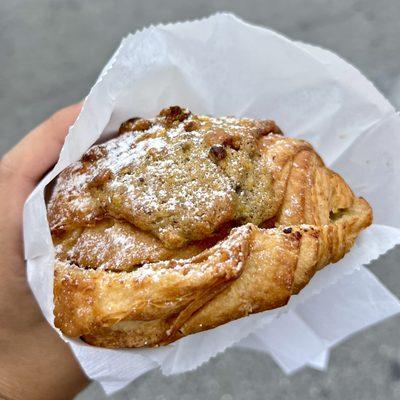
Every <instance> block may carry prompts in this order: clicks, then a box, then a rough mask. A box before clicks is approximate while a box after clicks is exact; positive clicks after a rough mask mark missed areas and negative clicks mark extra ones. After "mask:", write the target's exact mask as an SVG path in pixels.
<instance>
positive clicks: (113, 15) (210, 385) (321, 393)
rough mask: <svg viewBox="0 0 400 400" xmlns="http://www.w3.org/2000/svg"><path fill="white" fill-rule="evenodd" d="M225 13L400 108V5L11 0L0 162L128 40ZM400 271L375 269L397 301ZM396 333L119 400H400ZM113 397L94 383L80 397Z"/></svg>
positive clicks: (159, 381)
mask: <svg viewBox="0 0 400 400" xmlns="http://www.w3.org/2000/svg"><path fill="white" fill-rule="evenodd" d="M225 10H226V11H231V12H234V13H235V14H237V15H238V16H240V17H242V18H244V19H246V20H248V21H250V22H253V23H256V24H260V25H264V26H268V27H270V28H272V29H274V30H277V31H279V32H281V33H283V34H285V35H287V36H289V37H290V38H292V39H296V40H300V41H304V42H310V43H313V44H317V45H320V46H322V47H326V48H329V49H331V50H333V51H335V52H337V53H338V54H339V55H341V56H342V57H344V58H345V59H347V60H348V61H350V62H351V63H353V64H354V65H355V66H356V67H358V68H359V69H360V70H361V71H363V73H364V74H365V75H366V76H367V77H368V78H369V79H370V80H372V82H373V83H374V84H375V85H376V86H377V87H378V89H379V90H380V91H382V92H383V93H384V95H385V96H386V97H388V98H389V100H390V101H391V102H392V103H393V105H394V106H395V107H396V108H397V109H400V40H399V36H400V22H399V21H400V2H399V1H398V0H381V1H379V2H378V1H374V0H360V1H355V0H335V1H332V0H280V1H274V0H269V1H266V0H254V1H252V0H247V1H243V0H237V1H234V0H230V1H228V0H226V1H222V0H207V1H195V0H192V1H190V0H189V1H188V0H169V1H168V0H146V1H144V0H143V1H139V0H137V1H134V0H118V1H107V0H90V1H89V0H53V1H51V0H32V1H27V0H25V1H22V0H12V1H11V0H8V1H7V0H3V1H1V2H0V121H1V128H0V156H1V155H2V154H4V153H5V152H6V151H7V150H8V149H9V148H10V147H11V146H13V145H14V144H15V143H16V142H17V141H18V140H19V139H20V138H21V137H22V136H24V135H25V134H26V132H28V131H29V130H30V129H32V128H33V127H34V126H35V125H37V124H38V123H39V122H41V121H42V120H43V119H44V118H46V117H47V116H49V115H50V114H51V113H53V112H54V111H56V110H57V109H58V108H60V107H63V106H65V105H68V104H70V103H72V102H76V101H78V100H79V99H82V98H83V97H84V96H85V95H86V94H87V93H88V91H89V90H90V87H91V86H92V84H93V83H94V81H95V80H96V77H97V75H98V74H99V72H100V71H101V68H102V67H103V65H104V64H105V63H106V61H107V60H108V58H109V57H110V56H111V55H112V53H113V52H114V50H115V49H116V47H117V46H118V44H119V42H120V40H121V38H122V37H123V36H125V35H126V34H127V33H129V32H134V31H135V30H137V29H140V28H141V27H143V26H147V25H149V24H153V23H159V22H171V21H179V20H186V19H193V18H200V17H203V16H207V15H209V14H211V13H214V12H216V11H225ZM399 134H400V133H399ZM377 140H379V138H378V139H377ZM399 150H400V149H399ZM399 264H400V248H397V249H394V250H392V251H391V252H389V253H388V254H386V255H385V256H383V257H381V258H380V259H379V260H377V261H375V262H374V263H372V264H371V265H370V269H371V270H372V271H373V272H374V273H375V274H376V275H377V276H378V277H379V279H381V281H383V282H384V283H385V285H386V286H387V287H388V288H389V289H390V290H391V291H392V292H393V293H394V294H396V295H397V296H400V269H399V267H400V265H399ZM399 328H400V317H396V318H392V319H390V320H387V321H385V322H384V323H382V324H380V325H378V326H375V327H372V328H370V329H368V330H366V331H364V332H362V333H360V334H357V335H356V336H354V337H353V338H351V339H350V340H347V341H346V342H344V343H342V344H341V345H339V346H338V347H337V348H336V349H335V350H333V351H332V354H331V360H330V364H329V369H328V371H327V372H318V371H315V370H312V369H304V370H302V371H300V372H298V373H296V374H295V375H293V376H290V377H287V376H285V375H284V374H283V373H282V372H281V371H280V369H279V368H278V367H277V366H276V365H275V364H274V362H273V361H272V360H271V359H270V358H269V357H268V356H267V355H265V354H260V353H257V352H252V351H248V350H228V351H226V352H225V353H224V354H221V355H219V356H217V357H216V358H214V359H212V360H211V361H210V362H209V363H207V364H206V365H203V366H202V367H201V368H200V369H198V370H197V371H194V372H190V373H186V374H183V375H179V376H176V377H168V378H167V377H164V376H162V374H161V373H160V372H159V371H153V372H150V373H148V374H146V375H144V376H142V377H141V378H140V379H138V380H137V381H135V382H134V383H133V384H131V385H130V386H129V387H128V388H126V389H124V390H123V391H121V392H120V393H118V394H116V395H114V396H113V397H112V399H114V400H117V399H118V400H122V399H132V400H144V399H146V400H147V399H148V400H177V399H179V400H203V399H212V400H214V399H217V400H241V399H246V400H258V399H274V400H275V399H277V400H278V399H282V400H283V399H285V400H292V399H293V400H294V399H296V400H308V399H332V400H347V399H351V400H358V399H359V400H380V399H385V400H390V399H399V398H400V335H399ZM105 398H106V396H105V395H104V393H103V392H102V390H101V388H100V387H99V386H98V385H96V384H92V385H91V386H90V387H89V388H87V389H86V390H85V391H84V392H83V393H81V394H80V395H79V396H78V397H77V399H78V400H89V399H96V400H97V399H100V400H101V399H105Z"/></svg>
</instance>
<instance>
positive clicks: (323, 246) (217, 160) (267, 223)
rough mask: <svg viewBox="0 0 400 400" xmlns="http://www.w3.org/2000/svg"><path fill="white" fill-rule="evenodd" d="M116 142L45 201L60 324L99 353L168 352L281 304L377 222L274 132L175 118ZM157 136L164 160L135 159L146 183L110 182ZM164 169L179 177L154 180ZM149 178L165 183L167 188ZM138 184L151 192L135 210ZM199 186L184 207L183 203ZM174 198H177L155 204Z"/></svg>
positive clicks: (142, 123) (89, 158) (132, 127)
mask: <svg viewBox="0 0 400 400" xmlns="http://www.w3.org/2000/svg"><path fill="white" fill-rule="evenodd" d="M120 134H121V135H120V136H119V137H118V138H117V139H114V141H110V142H108V143H105V144H103V145H100V146H97V147H94V148H92V149H91V150H89V152H88V153H86V154H85V155H84V156H83V157H82V160H81V162H79V163H76V164H74V165H72V166H71V167H69V168H68V169H67V170H66V171H64V172H63V174H62V175H61V177H60V179H59V181H58V183H57V186H56V190H55V193H54V194H53V196H52V199H51V201H50V204H49V221H50V225H51V228H52V234H53V240H54V242H55V244H56V254H57V261H56V265H55V281H54V299H55V300H54V301H55V311H54V312H55V324H56V326H57V327H59V328H61V330H62V331H63V332H64V333H65V334H67V335H70V336H81V337H82V338H83V339H84V340H85V341H86V342H88V343H90V344H93V345H97V346H104V347H142V346H155V345H160V344H167V343H170V342H172V341H175V340H177V339H179V338H180V337H182V336H186V335H189V334H192V333H196V332H199V331H203V330H206V329H211V328H213V327H216V326H219V325H221V324H224V323H226V322H229V321H232V320H234V319H237V318H241V317H243V316H246V315H248V314H251V313H255V312H260V311H264V310H268V309H273V308H276V307H280V306H282V305H284V304H286V303H287V301H288V300H289V298H290V296H291V295H292V294H296V293H298V292H299V291H300V290H301V289H302V288H303V287H304V286H305V285H306V284H307V283H308V282H309V280H310V279H311V278H312V276H313V275H314V274H315V272H316V271H318V270H319V269H321V268H323V267H324V266H326V265H328V264H329V263H332V262H336V261H338V260H339V259H341V258H342V257H343V256H344V254H345V253H346V252H347V251H349V249H350V248H351V246H352V244H353V243H354V240H355V238H356V237H357V235H358V234H359V232H360V231H361V230H362V229H364V228H365V227H367V226H368V225H370V224H371V222H372V211H371V208H370V207H369V205H368V203H367V202H366V201H365V200H364V199H361V198H357V197H355V196H354V194H353V192H352V191H351V189H350V188H349V187H348V186H347V184H346V183H345V182H344V180H343V179H342V178H341V177H340V176H339V175H338V174H336V173H334V172H332V171H331V170H329V169H328V168H327V167H326V166H325V165H324V163H323V162H322V160H321V158H320V157H319V156H318V154H317V153H316V152H315V151H314V149H313V148H312V146H311V145H310V144H308V143H306V142H304V141H301V140H296V139H291V138H284V137H283V136H281V135H280V131H279V128H277V127H276V125H275V124H274V123H273V122H272V121H255V120H248V119H243V120H236V119H233V118H226V119H212V118H208V117H203V116H194V115H192V114H190V113H189V112H188V111H187V110H184V109H180V108H179V107H171V108H169V109H166V110H163V111H162V112H161V113H160V116H159V117H157V118H156V119H155V120H143V119H132V120H130V121H127V122H126V123H124V124H123V125H122V126H121V129H120ZM171 137H172V138H171ZM155 138H159V139H160V138H162V140H163V141H165V142H166V143H167V145H166V146H167V150H165V149H164V150H165V151H164V150H160V152H157V151H158V150H159V149H158V150H157V151H156V153H157V154H156V155H154V154H153V153H154V151H155V150H154V146H153V147H152V148H150V149H148V151H149V152H150V156H149V157H150V158H151V160H150V161H149V159H147V158H146V159H144V160H142V161H140V160H139V161H138V162H137V161H136V158H131V159H130V162H131V163H133V166H134V167H135V168H137V169H138V170H139V171H140V174H139V175H138V176H136V175H137V171H136V169H135V168H133V167H132V166H130V167H129V168H128V169H127V165H123V163H121V162H119V163H117V164H118V168H114V169H113V170H112V171H111V172H110V168H109V167H110V165H112V163H115V158H116V157H120V158H122V157H124V155H125V158H127V157H128V158H129V154H130V152H132V150H130V149H132V148H133V149H137V147H138V146H146V145H143V144H142V145H140V142H143V143H148V142H146V141H147V140H150V142H151V141H152V140H153V142H151V143H153V144H154V139H155ZM139 139H140V140H139ZM138 140H139V142H138ZM127 143H128V144H129V145H128V146H127ZM187 143H189V144H187ZM193 143H195V144H196V143H197V144H196V146H197V147H195V146H193ZM157 146H158V145H157ZM157 146H156V147H157ZM163 146H164V145H163ZM174 146H176V148H177V149H178V150H176V151H175V150H174V151H172V150H170V148H175V147H174ZM194 147H195V148H196V150H193V148H194ZM182 148H183V150H182ZM135 151H136V150H134V151H133V153H135ZM148 151H146V152H145V154H144V156H145V157H147V156H148ZM181 151H183V153H184V155H183V153H181ZM136 156H138V155H137V154H136ZM138 157H139V156H138ZM140 157H141V155H140ZM186 158H188V159H189V160H190V162H188V161H186ZM107 160H108V161H107ZM171 160H175V161H171ZM176 160H178V161H176ZM160 162H162V163H165V162H168V163H172V164H170V165H173V166H174V168H172V169H170V170H168V169H163V170H162V171H161V172H160V171H158V172H154V168H153V167H154V165H160V164H159V163H160ZM157 163H158V164H157ZM176 163H177V164H176ZM201 163H203V165H202V167H201V168H200V167H199V168H197V164H201ZM193 164H195V166H194V167H193ZM176 166H179V168H182V169H183V170H182V171H183V172H185V171H186V174H187V175H188V176H189V177H190V179H186V178H185V179H183V178H182V176H183V175H182V171H177V169H176V168H175V167H176ZM152 168H153V169H152ZM128 170H129V171H128ZM150 170H151V171H153V173H155V174H156V175H157V174H158V175H157V176H158V177H164V178H163V184H161V185H160V187H159V188H158V189H157V190H156V189H155V188H157V186H154V182H152V177H151V176H150V174H149V171H150ZM127 171H128V172H129V173H128V172H127ZM188 171H191V172H190V173H189V172H188ZM210 174H211V175H210ZM126 176H128V177H129V180H128V181H127V180H126V179H128V178H126ZM140 178H142V179H144V180H145V181H148V184H146V185H144V186H143V185H142V183H143V182H140ZM214 178H215V181H216V182H213V179H214ZM192 182H195V184H192ZM132 185H133V186H132ZM140 185H142V186H140ZM137 186H140V188H141V189H142V190H144V193H145V194H141V195H140V196H139V197H140V198H139V199H136V200H135V201H133V200H132V199H131V198H130V197H129V196H134V195H135V194H138V193H139V192H138V191H137ZM132 187H133V189H132ZM177 187H178V189H179V190H178V189H177ZM126 188H128V189H129V190H128V191H127V190H126ZM189 188H192V190H193V193H192V192H191V193H190V196H191V197H190V199H191V204H194V205H195V207H192V208H190V207H191V206H189V209H188V208H187V207H188V204H186V208H185V206H184V201H186V199H185V198H184V196H183V198H182V196H180V192H185V191H186V192H187V191H188V190H189ZM167 189H168V190H169V194H170V197H169V198H168V197H167V198H164V197H162V196H161V195H160V194H159V193H158V191H162V190H167ZM154 191H157V193H156V195H154V196H153V197H152V200H153V203H152V204H151V216H150V217H147V216H146V215H147V214H146V213H143V207H145V208H146V207H147V206H148V203H146V201H147V200H148V195H149V193H154ZM179 191H180V192H179ZM127 192H129V193H130V194H129V196H128V194H127ZM189 192H190V190H189ZM216 192H218V193H219V194H218V195H216V194H215V193H216ZM199 194H201V195H203V196H205V199H206V200H207V201H204V199H197V198H196V196H199ZM192 195H193V196H192ZM146 196H147V197H146ZM160 196H161V197H160ZM109 199H111V200H109ZM168 199H173V202H171V201H170V200H168ZM168 202H169V203H168ZM172 203H173V204H175V205H176V207H166V206H165V204H172ZM146 210H147V212H148V211H149V210H150V209H149V208H147V209H146ZM200 215H201V216H203V217H204V218H200ZM165 221H167V222H165ZM168 224H170V225H168ZM234 225H241V226H240V227H238V228H234V229H232V227H233V226H234ZM257 225H258V226H257Z"/></svg>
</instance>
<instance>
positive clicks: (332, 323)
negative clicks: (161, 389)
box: [24, 14, 400, 393]
mask: <svg viewBox="0 0 400 400" xmlns="http://www.w3.org/2000/svg"><path fill="white" fill-rule="evenodd" d="M173 104H179V105H182V106H186V107H188V108H189V109H191V110H192V111H193V112H195V113H206V114H213V115H218V116H221V115H236V116H238V117H243V116H248V117H255V118H264V119H265V118H272V119H274V120H275V121H276V122H277V123H278V125H279V126H280V127H281V128H282V129H283V130H284V132H285V133H286V134H287V135H288V136H294V137H299V138H303V139H305V140H308V141H310V142H311V143H312V144H313V145H314V146H315V148H316V149H317V151H318V152H319V153H320V154H321V156H322V157H323V158H324V160H325V161H326V162H327V164H328V165H330V166H332V167H333V168H334V169H335V170H337V171H338V172H339V173H340V174H342V175H343V177H344V178H345V179H346V180H347V181H348V182H349V184H350V186H351V187H352V188H353V189H354V191H355V192H356V193H357V195H361V196H365V197H366V198H367V199H368V201H369V202H370V203H371V205H372V207H373V209H374V213H375V222H376V225H373V226H372V227H371V228H369V229H368V230H366V231H364V232H363V233H362V234H361V236H360V238H359V239H358V240H357V242H356V244H355V246H354V247H353V249H352V250H351V252H350V253H349V254H348V255H347V256H346V257H345V258H344V259H343V260H341V261H340V262H339V263H337V264H335V265H334V266H331V267H328V268H326V269H324V270H322V271H321V272H319V273H318V274H317V275H316V276H315V277H314V278H313V279H312V281H311V282H310V284H309V285H308V286H307V287H306V288H305V289H304V290H303V291H302V292H301V293H300V295H298V296H294V297H293V298H292V299H291V301H290V302H289V304H288V305H287V306H286V307H283V308H281V309H278V310H272V311H268V312H264V313H259V314H255V315H251V316H250V317H247V318H242V319H240V320H237V321H233V322H231V323H229V324H226V325H223V326H220V327H218V328H216V329H213V330H210V331H207V332H202V333H199V334H196V335H192V336H189V337H186V338H184V339H182V340H180V341H178V342H176V343H174V344H172V345H169V346H166V347H164V348H157V349H120V350H110V349H101V348H94V347H91V346H88V345H86V344H84V343H83V342H81V341H79V340H70V339H67V338H65V339H66V340H68V341H69V342H70V344H71V347H72V349H73V351H74V353H75V355H76V357H77V359H78V360H79V362H80V363H81V365H82V367H83V369H84V370H85V372H86V373H87V374H88V376H89V377H91V378H93V379H96V380H98V381H99V382H100V383H101V384H102V385H103V387H104V389H105V391H106V392H107V393H111V392H113V391H116V390H118V389H120V388H122V387H124V386H125V385H127V384H128V383H129V382H130V381H132V380H133V379H135V378H137V377H138V376H140V375H141V374H143V373H145V372H147V371H149V370H151V369H153V368H156V367H160V368H161V370H162V371H163V373H165V374H167V375H169V374H175V373H181V372H184V371H188V370H192V369H195V368H197V367H198V366H199V365H201V364H202V363H204V362H206V361H207V360H209V358H210V357H213V356H215V355H216V354H218V353H220V352H222V351H224V350H225V349H226V348H227V347H229V346H232V345H239V346H242V347H247V348H252V349H257V350H260V351H264V352H267V353H269V354H271V356H272V357H273V358H274V359H275V360H276V362H277V363H278V364H279V366H280V367H281V368H282V369H283V370H284V371H285V372H287V373H292V372H294V371H296V370H298V369H299V368H301V367H303V366H305V365H310V366H313V367H315V368H319V369H323V368H325V367H326V365H327V362H328V359H329V349H330V348H331V347H332V346H333V345H335V344H336V343H337V342H338V341H341V340H343V339H344V338H345V337H347V336H348V335H350V334H353V333H354V332H356V331H358V330H360V329H362V328H365V327H366V326H369V325H371V324H373V323H376V322H378V321H380V320H382V319H384V318H387V317H389V316H391V315H394V314H396V313H398V312H400V305H399V302H398V300H397V299H396V298H395V297H393V296H392V295H391V294H390V293H389V292H388V291H387V290H386V289H385V288H384V286H383V285H382V284H381V283H380V282H379V281H378V280H377V279H376V278H375V277H374V276H373V275H372V274H371V273H370V272H368V271H367V270H366V269H365V268H363V267H362V265H365V264H367V263H369V262H370V261H371V260H373V259H375V258H377V257H379V255H380V254H383V253H384V252H386V251H387V250H389V249H390V248H392V247H393V246H394V245H396V244H398V243H400V229H399V228H400V214H398V213H396V212H395V206H396V207H397V205H398V204H399V202H400V198H399V196H400V193H399V191H398V189H397V188H398V187H400V164H399V158H398V155H397V149H398V148H399V144H400V136H399V135H398V132H399V131H400V117H399V116H398V115H397V114H396V113H395V111H394V109H393V107H392V106H391V105H390V103H389V102H388V101H387V100H386V99H385V98H384V97H383V96H382V95H381V94H380V93H379V92H378V91H377V90H376V89H375V88H374V86H373V85H372V84H371V83H370V82H369V81H368V80H367V79H366V78H365V77H364V76H362V74H360V72H359V71H357V70H356V69H355V68H354V67H352V66H351V65H349V64H347V63H346V62H345V61H343V60H342V59H340V58H339V57H338V56H336V55H334V54H333V53H331V52H329V51H327V50H324V49H320V48H318V47H315V46H311V45H307V44H304V43H298V42H293V41H291V40H289V39H287V38H285V37H283V36H281V35H279V34H277V33H275V32H272V31H270V30H268V29H265V28H261V27H257V26H253V25H250V24H248V23H245V22H243V21H241V20H240V19H238V18H236V17H235V16H233V15H230V14H217V15H215V16H212V17H209V18H206V19H203V20H199V21H194V22H185V23H178V24H168V25H159V26H155V27H154V26H152V27H150V28H147V29H143V30H142V31H140V32H137V33H136V34H134V35H129V36H128V37H127V38H125V39H124V40H123V41H122V42H121V45H120V46H119V48H118V49H117V51H116V52H115V53H114V55H113V57H112V58H111V60H110V61H109V63H108V64H107V65H106V66H105V68H104V69H103V71H102V73H101V75H100V77H99V79H98V81H97V82H96V84H95V85H94V86H93V88H92V89H91V91H90V93H89V95H88V96H87V98H86V100H85V102H84V106H83V108H82V111H81V113H80V116H79V118H78V120H77V121H76V123H75V124H74V126H72V127H71V129H70V131H69V135H68V136H67V138H66V141H65V144H64V147H63V149H62V152H61V154H60V159H59V161H58V163H57V165H56V166H55V168H54V170H53V171H52V172H50V173H49V174H48V176H46V178H44V180H43V181H42V182H41V183H40V184H39V185H38V187H37V188H36V189H35V191H34V192H33V193H32V195H31V196H30V198H29V199H28V201H27V203H26V206H25V210H24V239H25V252H26V258H27V268H28V280H29V283H30V285H31V288H32V290H33V293H34V295H35V296H36V298H37V300H38V302H39V304H40V306H41V309H42V310H43V313H44V315H45V316H46V318H47V319H48V320H49V322H50V323H52V321H53V315H52V310H53V297H52V284H53V260H54V257H53V247H52V244H51V237H50V232H49V229H48V225H47V218H46V206H45V203H44V196H43V191H44V188H45V187H46V185H47V184H48V183H49V182H51V181H52V179H54V178H55V177H56V176H57V174H58V173H59V172H60V171H62V170H63V169H64V168H65V167H66V166H67V165H69V164H70V163H71V162H73V161H75V160H78V159H79V158H80V156H81V155H82V153H83V152H84V151H86V150H87V149H88V148H89V147H90V146H91V145H92V144H94V143H95V142H97V141H98V140H105V139H106V138H107V137H109V136H110V135H111V134H112V133H113V132H115V131H116V129H117V128H118V126H119V125H120V123H121V122H123V121H124V120H126V119H128V118H131V117H133V116H143V117H152V116H154V115H156V114H157V113H158V111H159V110H160V109H161V108H163V107H165V106H169V105H173ZM378 138H379V139H378ZM378 224H380V225H378ZM385 225H386V226H385ZM388 225H389V226H388ZM328 309H329V318H328V317H327V315H328V313H327V310H328Z"/></svg>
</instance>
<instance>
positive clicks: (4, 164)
mask: <svg viewBox="0 0 400 400" xmlns="http://www.w3.org/2000/svg"><path fill="white" fill-rule="evenodd" d="M80 108H81V104H76V105H73V106H70V107H67V108H64V109H63V110H61V111H58V112H57V113H55V114H54V115H53V116H52V117H50V118H49V119H48V120H47V121H45V122H44V123H43V124H42V125H40V126H38V127H37V128H36V129H34V130H33V131H32V132H31V133H29V134H28V135H27V136H26V137H25V138H24V139H23V140H22V141H21V142H20V143H19V144H17V145H16V146H15V147H14V148H13V149H12V150H11V151H9V152H8V153H7V154H6V155H5V156H4V157H3V159H2V160H1V161H0V249H1V252H0V275H1V279H0V399H3V398H4V399H13V400H14V399H15V400H16V399H18V400H19V399H24V400H28V399H41V400H45V399H70V398H72V397H73V396H74V395H75V394H77V393H78V392H79V391H81V390H82V389H83V388H84V386H85V385H87V383H88V381H87V378H86V377H85V375H84V374H83V372H82V370H81V369H80V367H79V364H78V363H77V361H76V360H75V359H74V357H73V355H72V353H71V350H70V348H69V347H68V345H67V344H66V343H64V342H63V341H62V339H61V338H60V337H59V336H58V334H57V333H56V332H55V331H54V330H53V329H52V328H51V326H50V325H49V324H48V323H47V322H46V320H45V319H44V317H43V315H42V313H41V311H40V309H39V306H38V305H37V303H36V301H35V299H34V298H33V295H32V293H31V291H30V289H29V286H28V283H27V281H26V275H25V265H24V256H23V242H22V210H23V205H24V202H25V200H26V199H27V197H28V195H29V194H30V192H31V191H32V190H33V188H34V187H35V185H36V184H37V183H38V181H39V180H40V178H41V177H42V176H43V175H44V174H45V173H46V171H47V170H48V169H49V168H50V167H52V166H53V164H55V162H56V161H57V159H58V155H59V153H60V150H61V147H62V145H63V142H64V138H65V136H66V134H67V131H68V127H69V126H70V125H72V124H73V123H74V121H75V119H76V117H77V116H78V114H79V111H80Z"/></svg>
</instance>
